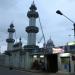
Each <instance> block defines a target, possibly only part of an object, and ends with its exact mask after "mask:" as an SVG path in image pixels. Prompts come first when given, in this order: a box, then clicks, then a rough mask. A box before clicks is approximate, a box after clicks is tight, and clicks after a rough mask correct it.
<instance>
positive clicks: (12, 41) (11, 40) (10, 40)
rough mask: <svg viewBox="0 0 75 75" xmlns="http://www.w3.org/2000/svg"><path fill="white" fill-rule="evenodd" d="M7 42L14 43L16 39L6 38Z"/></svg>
mask: <svg viewBox="0 0 75 75" xmlns="http://www.w3.org/2000/svg"><path fill="white" fill-rule="evenodd" d="M6 42H8V43H14V42H15V40H14V39H11V38H9V39H6Z"/></svg>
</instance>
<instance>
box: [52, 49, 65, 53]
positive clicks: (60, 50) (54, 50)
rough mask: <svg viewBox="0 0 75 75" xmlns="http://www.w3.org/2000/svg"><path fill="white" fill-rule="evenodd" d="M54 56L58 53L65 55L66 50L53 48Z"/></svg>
mask: <svg viewBox="0 0 75 75" xmlns="http://www.w3.org/2000/svg"><path fill="white" fill-rule="evenodd" d="M52 51H53V54H56V53H64V49H63V48H52Z"/></svg>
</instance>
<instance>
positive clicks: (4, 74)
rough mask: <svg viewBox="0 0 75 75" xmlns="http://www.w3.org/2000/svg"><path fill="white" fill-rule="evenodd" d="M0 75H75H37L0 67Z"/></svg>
mask: <svg viewBox="0 0 75 75" xmlns="http://www.w3.org/2000/svg"><path fill="white" fill-rule="evenodd" d="M0 75H75V74H60V73H59V74H58V73H57V74H50V73H35V72H27V71H19V70H9V68H4V67H0Z"/></svg>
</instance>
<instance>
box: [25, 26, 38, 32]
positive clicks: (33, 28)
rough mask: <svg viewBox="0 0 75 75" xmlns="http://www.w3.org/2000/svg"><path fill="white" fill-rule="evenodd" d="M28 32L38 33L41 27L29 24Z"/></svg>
mask: <svg viewBox="0 0 75 75" xmlns="http://www.w3.org/2000/svg"><path fill="white" fill-rule="evenodd" d="M26 32H28V33H38V32H39V29H38V27H35V26H27V27H26Z"/></svg>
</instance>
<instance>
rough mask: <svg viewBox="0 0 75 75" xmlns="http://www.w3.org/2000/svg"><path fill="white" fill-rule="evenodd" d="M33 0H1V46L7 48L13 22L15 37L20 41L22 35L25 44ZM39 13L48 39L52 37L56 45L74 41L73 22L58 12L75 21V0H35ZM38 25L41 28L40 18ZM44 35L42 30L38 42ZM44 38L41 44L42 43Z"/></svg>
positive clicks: (2, 48)
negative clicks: (28, 16)
mask: <svg viewBox="0 0 75 75" xmlns="http://www.w3.org/2000/svg"><path fill="white" fill-rule="evenodd" d="M32 1H33V0H0V48H1V51H2V52H3V51H4V50H6V47H7V43H6V39H7V38H8V33H7V29H8V28H9V26H10V24H11V23H12V22H13V24H14V26H15V29H16V33H15V34H14V38H16V41H18V39H19V37H20V36H21V37H22V42H23V44H26V40H27V33H26V32H25V27H26V26H28V25H29V19H28V18H27V12H28V10H29V7H30V6H31V4H32ZM35 4H36V7H37V9H38V10H37V11H38V13H39V16H40V19H41V23H42V27H43V30H44V35H45V38H46V41H47V40H48V39H49V38H50V36H51V38H52V40H53V42H54V44H55V45H56V46H59V45H65V44H66V43H67V42H70V41H73V40H74V37H73V36H68V35H73V30H72V29H73V23H71V22H70V21H69V20H67V19H66V18H65V17H63V16H60V15H58V14H56V10H58V9H59V10H61V11H62V12H63V13H64V14H65V15H66V16H68V17H69V18H70V19H72V20H73V21H75V0H35ZM36 25H37V26H38V27H39V28H40V25H39V20H38V19H37V23H36ZM41 37H42V33H41V30H40V32H39V33H38V34H37V42H38V41H39V39H40V38H41ZM42 43H43V40H42V41H41V43H40V44H39V45H42Z"/></svg>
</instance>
